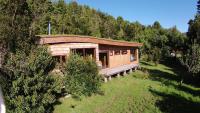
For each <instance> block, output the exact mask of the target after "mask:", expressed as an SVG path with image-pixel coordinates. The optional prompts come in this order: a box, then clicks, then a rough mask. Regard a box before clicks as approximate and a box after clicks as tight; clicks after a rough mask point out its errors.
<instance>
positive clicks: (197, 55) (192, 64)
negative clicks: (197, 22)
mask: <svg viewBox="0 0 200 113" xmlns="http://www.w3.org/2000/svg"><path fill="white" fill-rule="evenodd" d="M180 61H181V63H182V64H183V65H184V66H185V67H186V68H187V70H188V71H189V72H190V73H192V74H193V75H194V74H197V73H199V72H200V46H199V45H198V44H194V45H192V47H191V49H190V50H189V51H188V53H187V54H186V55H184V56H183V57H182V58H181V59H180Z"/></svg>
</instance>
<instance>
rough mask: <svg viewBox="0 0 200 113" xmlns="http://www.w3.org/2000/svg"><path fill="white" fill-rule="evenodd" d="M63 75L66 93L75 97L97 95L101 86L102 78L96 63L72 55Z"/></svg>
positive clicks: (89, 59)
mask: <svg viewBox="0 0 200 113" xmlns="http://www.w3.org/2000/svg"><path fill="white" fill-rule="evenodd" d="M63 73H64V76H65V88H66V91H67V92H68V93H70V94H72V95H73V96H81V95H86V96H90V95H92V94H93V93H97V92H98V91H99V88H100V86H101V77H100V75H99V73H98V67H97V65H96V62H95V61H93V60H92V59H91V58H89V57H88V58H83V57H80V56H79V55H77V54H72V55H70V57H69V58H68V60H67V62H66V64H65V66H64V69H63Z"/></svg>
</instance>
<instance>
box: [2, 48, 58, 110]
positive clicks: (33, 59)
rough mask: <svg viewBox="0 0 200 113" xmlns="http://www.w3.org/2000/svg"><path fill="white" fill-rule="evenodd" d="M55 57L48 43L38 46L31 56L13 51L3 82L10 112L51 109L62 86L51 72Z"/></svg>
mask: <svg viewBox="0 0 200 113" xmlns="http://www.w3.org/2000/svg"><path fill="white" fill-rule="evenodd" d="M54 66H55V61H54V59H53V58H52V57H51V56H50V55H49V53H48V52H47V49H46V48H45V47H38V48H36V49H35V50H33V51H32V53H31V54H30V55H29V56H27V57H26V56H25V55H23V54H22V53H20V52H17V54H15V55H12V54H11V55H10V60H9V61H8V62H7V65H6V67H7V68H6V70H7V71H5V72H4V75H2V76H1V77H2V78H3V79H4V80H5V81H6V83H5V84H2V89H3V92H4V96H5V101H6V105H7V112H8V113H16V112H18V113H27V112H31V113H44V112H50V110H51V105H52V104H53V103H54V102H55V101H56V95H57V93H60V90H61V86H60V83H58V82H56V81H57V80H56V79H55V78H53V77H52V76H51V75H49V72H50V71H51V70H52V69H53V68H54Z"/></svg>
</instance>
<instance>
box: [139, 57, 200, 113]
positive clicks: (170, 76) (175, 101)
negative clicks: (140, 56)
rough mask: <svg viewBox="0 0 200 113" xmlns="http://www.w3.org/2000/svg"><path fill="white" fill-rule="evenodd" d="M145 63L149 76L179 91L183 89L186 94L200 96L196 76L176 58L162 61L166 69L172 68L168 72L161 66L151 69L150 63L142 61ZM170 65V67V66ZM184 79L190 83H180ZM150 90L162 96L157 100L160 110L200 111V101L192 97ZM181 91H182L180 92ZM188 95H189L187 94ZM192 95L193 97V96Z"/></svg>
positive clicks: (191, 112) (165, 111)
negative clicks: (189, 72) (160, 67)
mask: <svg viewBox="0 0 200 113" xmlns="http://www.w3.org/2000/svg"><path fill="white" fill-rule="evenodd" d="M142 64H143V65H146V66H147V67H143V68H145V69H144V70H147V71H148V73H149V78H150V79H151V80H154V81H159V82H162V84H164V85H165V86H170V87H171V86H172V87H173V88H175V89H176V90H177V91H183V92H185V93H186V94H191V95H192V96H193V97H194V96H195V97H194V98H198V96H200V90H199V89H197V88H195V87H193V86H199V85H198V84H197V83H196V81H195V80H194V77H192V76H191V75H189V74H188V73H187V71H186V69H185V68H184V67H182V66H181V65H180V63H179V62H178V61H177V60H175V59H167V60H165V61H162V62H161V64H163V65H165V66H167V68H164V70H170V71H172V72H173V73H168V72H167V71H164V70H163V71H162V70H160V69H159V68H158V69H157V68H154V69H149V68H148V66H152V65H149V64H148V63H144V62H142ZM168 67H169V68H168ZM181 80H183V82H184V83H185V84H190V85H191V86H188V85H185V84H184V85H180V81H181ZM150 91H151V92H152V93H153V94H155V95H158V96H160V97H162V99H159V100H158V101H157V102H156V106H157V107H159V108H160V110H161V111H162V112H164V113H199V112H200V102H198V101H197V102H196V101H195V102H194V101H192V99H190V98H189V99H188V98H187V97H184V96H182V95H180V94H178V93H176V92H173V93H168V92H161V91H159V90H155V89H154V90H153V89H150ZM179 93H181V92H179ZM186 96H187V95H186ZM193 97H192V98H193Z"/></svg>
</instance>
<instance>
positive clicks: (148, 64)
mask: <svg viewBox="0 0 200 113" xmlns="http://www.w3.org/2000/svg"><path fill="white" fill-rule="evenodd" d="M140 63H141V64H143V65H147V66H155V65H152V64H150V63H148V62H143V61H141V62H140Z"/></svg>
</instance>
